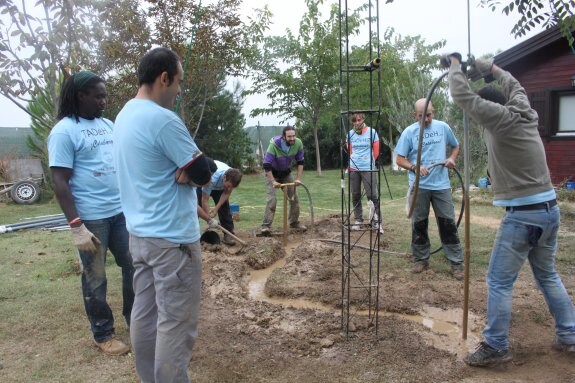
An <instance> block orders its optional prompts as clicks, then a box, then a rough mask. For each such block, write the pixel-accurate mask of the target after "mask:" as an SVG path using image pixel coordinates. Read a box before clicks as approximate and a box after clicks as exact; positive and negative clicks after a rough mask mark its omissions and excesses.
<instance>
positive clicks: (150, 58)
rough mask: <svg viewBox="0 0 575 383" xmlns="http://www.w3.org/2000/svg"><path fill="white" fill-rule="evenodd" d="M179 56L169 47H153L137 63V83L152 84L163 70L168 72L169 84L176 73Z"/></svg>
mask: <svg viewBox="0 0 575 383" xmlns="http://www.w3.org/2000/svg"><path fill="white" fill-rule="evenodd" d="M179 62H180V57H179V56H178V55H177V53H176V52H174V51H173V50H171V49H168V48H162V47H160V48H154V49H152V50H150V51H148V53H146V54H145V55H144V57H142V59H141V60H140V64H139V65H138V85H139V86H141V85H143V84H147V85H150V84H153V83H154V81H156V78H157V77H158V76H159V75H161V74H162V73H164V72H167V73H168V80H170V84H171V83H172V81H174V77H176V75H177V74H178V64H179Z"/></svg>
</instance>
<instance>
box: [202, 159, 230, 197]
mask: <svg viewBox="0 0 575 383" xmlns="http://www.w3.org/2000/svg"><path fill="white" fill-rule="evenodd" d="M214 162H215V163H216V166H217V170H216V171H215V172H214V174H212V178H211V181H210V183H209V184H208V185H207V186H205V187H203V188H202V192H203V193H206V194H211V193H212V190H224V174H225V173H226V172H227V171H228V169H229V168H230V167H229V166H228V165H227V164H225V163H223V162H221V161H217V160H214Z"/></svg>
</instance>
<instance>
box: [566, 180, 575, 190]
mask: <svg viewBox="0 0 575 383" xmlns="http://www.w3.org/2000/svg"><path fill="white" fill-rule="evenodd" d="M565 189H567V190H575V181H571V180H569V181H567V182H565Z"/></svg>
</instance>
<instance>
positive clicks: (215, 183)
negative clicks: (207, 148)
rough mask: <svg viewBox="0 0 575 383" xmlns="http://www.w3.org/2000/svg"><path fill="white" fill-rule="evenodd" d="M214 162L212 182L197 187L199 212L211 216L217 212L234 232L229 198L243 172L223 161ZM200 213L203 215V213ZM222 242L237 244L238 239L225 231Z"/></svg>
mask: <svg viewBox="0 0 575 383" xmlns="http://www.w3.org/2000/svg"><path fill="white" fill-rule="evenodd" d="M214 163H215V164H216V171H215V172H214V173H213V174H212V178H211V181H210V183H209V184H207V185H204V186H203V187H202V188H197V193H198V212H199V211H200V210H203V212H204V213H205V214H204V215H209V217H210V218H213V217H215V215H216V214H217V215H218V218H219V220H220V223H221V225H222V227H223V228H224V229H226V230H227V231H228V232H230V233H231V234H233V233H234V221H233V219H232V213H231V212H230V203H229V200H230V196H231V195H232V192H233V191H234V189H235V188H236V187H238V185H239V184H240V182H241V181H242V173H241V172H240V171H239V170H238V169H234V168H230V167H229V166H228V165H227V164H225V163H223V162H221V161H214ZM210 196H211V197H212V199H213V200H214V203H215V204H216V206H214V207H213V208H212V209H210V204H209V198H210ZM199 214H200V216H201V213H199ZM208 224H209V222H208ZM210 227H211V225H210ZM222 242H223V243H224V244H226V245H229V246H233V245H235V244H236V241H235V240H234V239H233V238H232V236H231V235H230V234H228V233H224V238H223V239H222Z"/></svg>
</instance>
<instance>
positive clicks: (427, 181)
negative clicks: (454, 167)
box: [395, 120, 459, 190]
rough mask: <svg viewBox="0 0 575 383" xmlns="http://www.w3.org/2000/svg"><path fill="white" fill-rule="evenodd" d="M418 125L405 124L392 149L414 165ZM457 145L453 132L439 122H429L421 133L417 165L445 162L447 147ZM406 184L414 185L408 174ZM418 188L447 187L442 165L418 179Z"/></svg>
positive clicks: (444, 170) (446, 177) (417, 123)
mask: <svg viewBox="0 0 575 383" xmlns="http://www.w3.org/2000/svg"><path fill="white" fill-rule="evenodd" d="M419 127H420V125H419V122H415V123H413V124H411V125H409V126H408V127H407V128H405V130H404V131H403V132H402V133H401V136H400V137H399V141H397V145H396V147H395V152H396V153H397V154H398V155H400V156H402V157H405V158H407V159H408V160H409V162H411V163H412V164H415V163H416V162H417V147H418V143H419ZM448 146H449V147H451V148H455V147H457V146H459V143H458V142H457V138H455V135H454V134H453V131H452V130H451V128H450V127H449V125H447V124H446V123H445V122H443V121H438V120H432V121H431V124H430V125H429V126H428V127H427V128H425V130H424V131H423V145H422V147H421V165H423V166H430V165H433V164H436V163H438V162H443V161H445V160H446V159H447V157H448V154H447V147H448ZM408 177H409V185H412V184H413V182H415V173H414V172H408ZM419 187H420V188H422V189H427V190H444V189H449V188H451V184H450V182H449V173H448V171H447V168H446V167H444V166H436V167H434V168H433V169H431V170H430V172H429V174H428V175H426V176H424V177H419Z"/></svg>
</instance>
